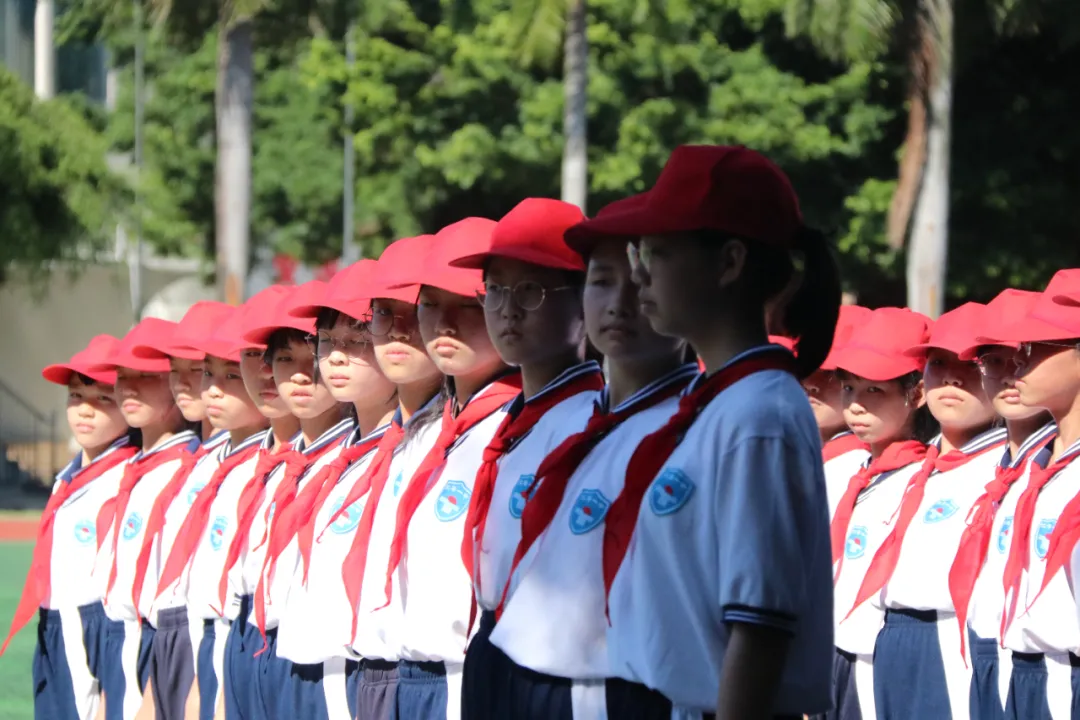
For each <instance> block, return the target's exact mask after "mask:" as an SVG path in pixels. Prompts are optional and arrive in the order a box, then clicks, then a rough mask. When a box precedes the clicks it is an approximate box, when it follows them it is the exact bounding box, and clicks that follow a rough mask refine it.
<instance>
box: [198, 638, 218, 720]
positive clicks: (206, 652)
mask: <svg viewBox="0 0 1080 720" xmlns="http://www.w3.org/2000/svg"><path fill="white" fill-rule="evenodd" d="M216 638H217V628H216V626H215V624H214V621H213V620H203V634H202V640H200V641H199V654H198V656H197V658H196V661H195V662H196V669H195V677H196V680H197V681H198V683H199V720H214V711H215V710H216V709H217V708H216V707H215V705H216V701H217V694H218V688H219V687H220V686H221V684H220V680H219V678H218V676H217V670H215V669H214V640H215V639H216Z"/></svg>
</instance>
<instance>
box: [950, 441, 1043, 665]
mask: <svg viewBox="0 0 1080 720" xmlns="http://www.w3.org/2000/svg"><path fill="white" fill-rule="evenodd" d="M1051 439H1052V438H1047V439H1046V440H1043V441H1042V442H1040V443H1038V444H1036V445H1034V446H1033V447H1032V448H1031V449H1029V450H1028V451H1027V452H1026V453H1024V455H1023V457H1022V458H1020V461H1019V462H1017V463H1015V464H1013V465H1012V466H1011V467H1008V466H1001V465H999V466H998V467H996V468H994V479H993V480H991V481H990V482H989V483H988V484H987V485H986V492H984V493H983V494H982V495H980V496H979V499H978V500H976V501H975V504H974V505H972V507H971V510H970V511H969V512H968V517H967V527H966V528H964V534H963V535H961V536H960V545H959V546H958V547H957V549H956V558H955V559H954V560H953V564H952V567H950V568H949V596H950V597H951V598H952V603H953V608H955V609H956V621H957V622H958V623H959V624H960V654H961V655H963V656H964V658H965V659H964V662H965V663H966V662H967V655H966V653H965V647H966V644H967V615H968V609H969V606H970V604H971V594H972V593H973V592H975V581H976V580H977V579H978V577H979V572H980V571H981V570H982V566H983V563H984V562H986V551H987V548H988V547H989V545H990V532H991V530H992V529H993V526H994V515H995V513H997V509H998V507H999V506H1000V505H1001V501H1002V500H1003V499H1004V498H1005V495H1006V493H1008V492H1009V488H1011V487H1012V486H1013V484H1014V483H1015V482H1016V481H1017V480H1019V479H1020V478H1021V477H1022V476H1023V474H1024V471H1025V470H1026V469H1027V464H1028V462H1029V461H1030V459H1031V458H1032V457H1033V456H1034V455H1035V454H1036V453H1038V452H1039V451H1040V450H1042V448H1043V447H1045V446H1046V443H1048V442H1050V440H1051Z"/></svg>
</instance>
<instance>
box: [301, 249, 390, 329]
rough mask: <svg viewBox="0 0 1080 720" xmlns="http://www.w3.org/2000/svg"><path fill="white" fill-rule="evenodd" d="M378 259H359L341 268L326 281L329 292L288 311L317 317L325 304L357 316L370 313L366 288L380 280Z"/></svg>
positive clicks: (325, 306)
mask: <svg viewBox="0 0 1080 720" xmlns="http://www.w3.org/2000/svg"><path fill="white" fill-rule="evenodd" d="M378 273H379V263H378V261H377V260H370V259H368V260H359V261H357V262H354V263H353V264H352V265H349V266H348V267H347V268H344V269H343V270H340V271H338V273H337V275H334V277H332V278H330V282H329V283H327V285H326V292H325V293H324V294H323V296H322V297H321V298H317V299H316V300H317V302H315V303H313V304H311V305H297V306H295V307H293V308H292V309H291V310H289V314H290V315H292V316H294V317H298V318H311V319H314V318H317V317H319V313H320V312H322V311H323V310H324V309H326V308H330V309H331V310H337V311H338V312H341V313H345V314H346V315H348V316H349V317H351V318H353V319H355V320H362V319H364V318H365V317H367V316H368V315H370V314H371V299H370V298H368V297H367V292H368V291H367V289H368V288H370V287H371V286H372V285H373V284H375V283H377V282H378Z"/></svg>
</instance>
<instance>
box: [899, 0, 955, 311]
mask: <svg viewBox="0 0 1080 720" xmlns="http://www.w3.org/2000/svg"><path fill="white" fill-rule="evenodd" d="M928 4H929V5H930V6H931V8H932V9H931V12H933V13H935V15H936V22H935V25H936V27H937V29H938V32H939V33H940V37H939V38H938V43H937V53H936V57H935V62H934V65H933V67H931V69H930V76H929V77H930V87H929V107H928V115H929V131H928V133H927V143H926V169H925V173H924V176H923V183H922V187H921V188H920V190H919V199H918V202H917V205H916V208H915V218H914V221H913V223H912V232H911V242H910V244H909V245H908V260H907V287H908V306H909V307H910V308H912V309H913V310H918V311H919V312H922V313H925V314H927V315H929V316H930V317H934V318H936V317H937V316H938V315H940V314H941V312H942V310H943V309H944V306H945V279H946V276H947V270H948V265H947V263H948V251H949V153H950V144H951V143H950V140H951V124H952V101H953V37H954V35H953V14H952V0H931V1H930V2H929V3H928Z"/></svg>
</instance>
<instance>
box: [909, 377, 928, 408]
mask: <svg viewBox="0 0 1080 720" xmlns="http://www.w3.org/2000/svg"><path fill="white" fill-rule="evenodd" d="M907 404H908V406H909V407H913V408H916V409H917V408H921V407H922V406H923V405H925V404H926V385H925V384H924V383H923V381H922V378H920V379H919V382H917V383H915V387H913V388H911V389H910V390H908V396H907Z"/></svg>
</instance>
